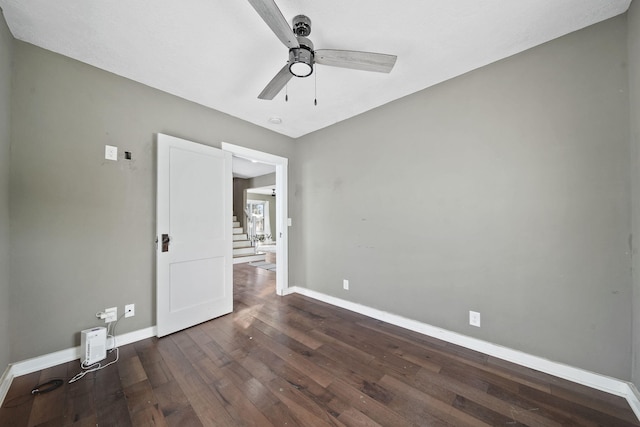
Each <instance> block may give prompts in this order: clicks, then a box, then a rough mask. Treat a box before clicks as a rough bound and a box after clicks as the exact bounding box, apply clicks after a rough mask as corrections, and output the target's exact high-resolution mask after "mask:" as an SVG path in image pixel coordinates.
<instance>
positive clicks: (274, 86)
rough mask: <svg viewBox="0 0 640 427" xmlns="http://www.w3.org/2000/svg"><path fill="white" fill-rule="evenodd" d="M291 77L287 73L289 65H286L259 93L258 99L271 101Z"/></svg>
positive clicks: (288, 72) (289, 73)
mask: <svg viewBox="0 0 640 427" xmlns="http://www.w3.org/2000/svg"><path fill="white" fill-rule="evenodd" d="M292 76H293V75H292V74H291V72H290V71H289V64H286V65H285V66H284V67H282V69H281V70H280V71H278V74H276V76H275V77H274V78H272V79H271V81H270V82H269V84H267V86H266V87H265V88H264V89H263V90H262V92H260V95H258V99H269V100H270V99H273V98H274V97H275V96H276V95H277V94H278V93H280V91H281V90H282V88H283V87H285V85H286V84H287V83H288V82H289V80H290V79H291V77H292Z"/></svg>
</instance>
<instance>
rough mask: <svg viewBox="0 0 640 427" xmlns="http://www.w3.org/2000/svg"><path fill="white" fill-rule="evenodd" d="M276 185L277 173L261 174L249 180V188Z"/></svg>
mask: <svg viewBox="0 0 640 427" xmlns="http://www.w3.org/2000/svg"><path fill="white" fill-rule="evenodd" d="M268 186H273V188H275V186H276V173H275V172H272V173H268V174H266V175H260V176H256V177H253V178H251V179H250V180H249V188H260V187H268Z"/></svg>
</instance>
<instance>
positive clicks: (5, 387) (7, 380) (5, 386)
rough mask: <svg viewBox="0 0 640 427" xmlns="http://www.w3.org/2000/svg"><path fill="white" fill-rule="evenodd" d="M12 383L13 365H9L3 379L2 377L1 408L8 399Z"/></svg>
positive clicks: (0, 383) (0, 388)
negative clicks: (5, 399) (6, 398)
mask: <svg viewBox="0 0 640 427" xmlns="http://www.w3.org/2000/svg"><path fill="white" fill-rule="evenodd" d="M11 381H13V375H12V374H11V365H8V366H7V369H5V370H4V373H3V374H2V377H0V406H2V403H3V402H4V398H5V397H7V393H8V392H9V387H11Z"/></svg>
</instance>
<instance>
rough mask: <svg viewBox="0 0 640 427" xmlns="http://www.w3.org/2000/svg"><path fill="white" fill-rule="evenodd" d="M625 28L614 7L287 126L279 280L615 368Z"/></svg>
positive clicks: (621, 254) (611, 371)
mask: <svg viewBox="0 0 640 427" xmlns="http://www.w3.org/2000/svg"><path fill="white" fill-rule="evenodd" d="M626 36H627V34H626V20H625V17H624V16H622V17H618V18H614V19H611V20H608V21H605V22H603V23H600V24H597V25H594V26H592V27H589V28H586V29H584V30H581V31H579V32H576V33H572V34H570V35H567V36H565V37H562V38H560V39H557V40H554V41H551V42H549V43H547V44H544V45H542V46H539V47H536V48H533V49H531V50H529V51H526V52H523V53H521V54H518V55H515V56H513V57H510V58H507V59H505V60H503V61H500V62H497V63H494V64H491V65H489V66H486V67H483V68H481V69H478V70H476V71H473V72H470V73H468V74H466V75H463V76H461V77H458V78H456V79H453V80H450V81H447V82H445V83H442V84H440V85H437V86H434V87H432V88H429V89H426V90H424V91H421V92H419V93H416V94H413V95H410V96H407V97H405V98H403V99H400V100H397V101H395V102H392V103H390V104H387V105H385V106H382V107H380V108H377V109H375V110H372V111H369V112H367V113H365V114H362V115H360V116H357V117H355V118H352V119H350V120H347V121H344V122H341V123H338V124H336V125H333V126H331V127H329V128H326V129H324V130H320V131H317V132H315V133H312V134H310V135H307V136H305V137H302V138H301V139H300V140H299V141H298V142H297V144H296V149H297V154H296V158H297V161H296V162H295V163H294V164H292V169H293V174H294V175H295V177H296V178H295V182H296V184H295V188H294V190H293V191H291V193H290V194H291V198H292V200H293V206H294V210H293V212H291V214H292V216H293V218H294V224H293V227H292V230H295V231H296V233H295V234H294V235H293V237H292V240H293V242H292V246H294V247H296V250H292V251H291V252H290V264H289V265H290V266H291V267H290V268H291V271H290V283H291V284H292V285H298V286H303V287H307V288H310V289H313V290H315V291H319V292H322V293H325V294H328V295H332V296H336V297H339V298H343V299H346V300H349V301H353V302H357V303H360V304H364V305H366V306H370V307H374V308H377V309H381V310H385V311H388V312H392V313H395V314H399V315H402V316H405V317H407V318H410V319H416V320H419V321H422V322H425V323H428V324H431V325H435V326H437V327H442V328H445V329H447V330H450V331H455V332H459V333H462V334H465V335H468V336H472V337H476V338H479V339H482V340H486V341H489V342H492V343H496V344H499V345H504V346H507V347H510V348H513V349H517V350H521V351H524V352H526V353H530V354H534V355H538V356H542V357H546V358H549V359H551V360H555V361H558V362H563V363H567V364H570V365H573V366H577V367H581V368H584V369H587V370H591V371H595V372H599V373H602V374H606V375H610V376H614V377H617V378H621V379H629V378H630V376H631V369H630V367H631V343H630V341H631V340H630V337H631V318H632V317H631V311H632V308H631V288H632V287H631V274H630V267H631V261H630V253H629V252H630V250H629V237H630V233H631V226H630V224H631V218H630V203H629V200H630V184H629V182H630V165H629V160H628V159H629V154H630V150H629V115H628V102H629V99H628V78H627V69H626V61H627V49H626ZM372 89H373V88H372ZM342 279H349V280H350V290H348V291H345V290H343V289H342ZM469 310H474V311H479V312H480V313H481V316H482V317H481V319H482V327H481V328H476V327H472V326H470V325H469V323H468V318H469V314H468V313H469Z"/></svg>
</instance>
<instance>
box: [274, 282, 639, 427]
mask: <svg viewBox="0 0 640 427" xmlns="http://www.w3.org/2000/svg"><path fill="white" fill-rule="evenodd" d="M292 293H298V294H300V295H305V296H307V297H309V298H313V299H316V300H319V301H322V302H325V303H327V304H331V305H334V306H336V307H340V308H344V309H346V310H349V311H353V312H356V313H360V314H362V315H365V316H368V317H371V318H373V319H377V320H382V321H384V322H386V323H390V324H392V325H396V326H400V327H401V328H405V329H409V330H411V331H414V332H418V333H421V334H423V335H428V336H430V337H434V338H438V339H440V340H442V341H446V342H449V343H452V344H457V345H459V346H462V347H465V348H468V349H471V350H475V351H478V352H480V353H484V354H487V355H489V356H492V357H497V358H498V359H502V360H506V361H509V362H512V363H516V364H518V365H521V366H525V367H527V368H531V369H535V370H537V371H540V372H544V373H546V374H549V375H553V376H556V377H559V378H563V379H565V380H568V381H572V382H574V383H578V384H582V385H585V386H587V387H591V388H593V389H596V390H600V391H604V392H606V393H611V394H614V395H616V396H621V397H624V398H626V399H627V401H628V402H629V406H631V409H632V410H633V412H634V413H635V414H636V417H638V420H640V393H639V392H638V390H637V389H636V387H635V386H634V385H633V384H632V383H630V382H627V381H623V380H620V379H617V378H612V377H609V376H606V375H601V374H597V373H595V372H591V371H587V370H585V369H580V368H576V367H573V366H570V365H566V364H564V363H560V362H554V361H553V360H549V359H545V358H543V357H539V356H534V355H531V354H528V353H524V352H522V351H518V350H514V349H511V348H508V347H503V346H501V345H497V344H493V343H490V342H488V341H483V340H480V339H477V338H472V337H469V336H466V335H462V334H459V333H457V332H452V331H448V330H446V329H442V328H438V327H435V326H432V325H429V324H426V323H422V322H418V321H416V320H412V319H408V318H406V317H402V316H398V315H396V314H392V313H388V312H386V311H382V310H378V309H376V308H372V307H368V306H365V305H362V304H357V303H354V302H351V301H347V300H343V299H340V298H336V297H333V296H330V295H326V294H323V293H320V292H316V291H313V290H311V289H307V288H302V287H298V286H294V287H289V288H288V289H286V290H285V292H284V295H289V294H292Z"/></svg>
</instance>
